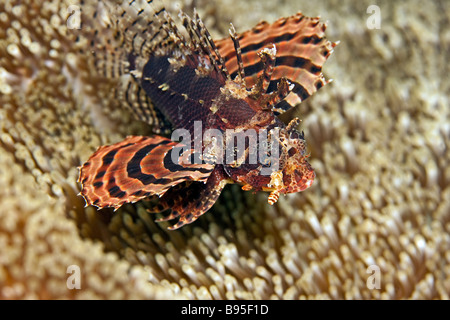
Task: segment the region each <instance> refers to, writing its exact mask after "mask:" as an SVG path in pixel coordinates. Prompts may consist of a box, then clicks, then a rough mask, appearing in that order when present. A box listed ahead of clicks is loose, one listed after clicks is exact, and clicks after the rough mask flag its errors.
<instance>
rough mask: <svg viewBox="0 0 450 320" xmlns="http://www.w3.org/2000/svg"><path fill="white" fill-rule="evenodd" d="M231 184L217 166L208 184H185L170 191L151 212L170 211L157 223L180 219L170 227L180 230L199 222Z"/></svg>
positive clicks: (221, 169)
mask: <svg viewBox="0 0 450 320" xmlns="http://www.w3.org/2000/svg"><path fill="white" fill-rule="evenodd" d="M228 182H231V181H230V180H229V177H228V176H227V175H226V174H225V172H224V171H223V168H222V167H221V166H216V168H215V169H214V171H213V172H212V173H211V175H210V176H209V177H208V180H207V181H206V183H198V182H184V183H181V184H179V185H177V186H176V187H174V188H172V189H170V190H168V191H167V192H166V193H165V194H164V196H162V197H161V198H160V199H159V202H158V204H157V205H156V206H155V207H153V208H152V209H150V210H149V211H150V212H153V213H156V212H162V211H165V210H168V209H170V212H169V214H167V215H166V216H165V217H164V218H161V219H158V220H157V221H167V220H171V219H175V218H178V222H177V223H176V224H175V225H173V226H171V227H169V229H170V230H175V229H178V228H180V227H182V226H184V225H185V224H189V223H192V222H194V221H195V220H197V219H198V218H199V217H200V216H201V215H202V214H204V213H205V212H207V211H208V210H209V209H210V208H211V207H212V206H213V204H214V203H215V202H216V200H217V198H219V196H220V193H221V192H222V190H223V188H224V187H225V185H226V184H227V183H228Z"/></svg>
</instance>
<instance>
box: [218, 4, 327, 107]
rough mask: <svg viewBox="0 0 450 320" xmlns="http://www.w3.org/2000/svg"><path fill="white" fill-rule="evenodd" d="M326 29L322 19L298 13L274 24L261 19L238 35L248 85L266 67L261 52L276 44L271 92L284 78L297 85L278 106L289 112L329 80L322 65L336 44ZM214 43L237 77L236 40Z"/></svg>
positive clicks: (231, 72)
mask: <svg viewBox="0 0 450 320" xmlns="http://www.w3.org/2000/svg"><path fill="white" fill-rule="evenodd" d="M325 29H326V25H325V23H323V22H320V21H319V18H309V17H305V16H304V15H303V14H302V13H300V12H299V13H297V14H296V15H295V16H291V17H288V18H281V19H278V20H277V21H275V22H274V23H272V24H269V23H267V22H260V23H259V24H258V25H256V26H255V27H254V28H253V29H251V30H248V31H246V32H244V33H241V34H239V35H238V40H239V43H240V47H241V52H242V62H243V64H244V71H245V81H246V84H247V86H248V88H250V87H251V86H253V85H255V84H256V81H257V78H258V76H260V75H261V74H262V72H263V70H264V64H263V63H262V61H261V59H260V57H259V56H258V52H260V51H261V50H262V49H264V48H272V47H273V45H275V47H276V51H277V54H276V61H275V66H274V70H273V73H272V78H271V82H270V84H269V87H268V91H269V92H270V91H276V88H277V83H278V82H279V81H280V79H281V78H282V77H286V78H287V79H288V80H289V81H290V82H292V83H293V84H294V88H293V90H292V92H291V93H290V94H289V96H288V97H286V99H285V100H284V101H282V102H281V103H280V105H279V106H277V107H278V108H281V109H283V110H284V111H286V110H287V109H289V108H290V107H292V106H295V105H296V104H298V103H300V102H301V101H303V100H305V99H306V98H308V97H309V96H311V95H312V94H314V93H315V92H316V91H317V90H318V89H320V88H321V87H323V86H324V85H325V84H326V83H327V81H326V80H325V78H324V76H323V74H322V66H323V64H324V63H325V61H326V60H327V58H328V56H329V55H330V54H331V53H332V52H333V48H334V47H335V46H336V43H332V42H330V41H328V40H327V39H326V38H325ZM215 43H216V45H217V47H218V49H219V52H220V54H221V55H222V57H223V58H224V59H225V65H226V67H227V69H228V70H229V72H230V74H231V75H232V78H234V77H235V76H236V75H237V74H238V70H239V66H238V59H237V57H236V51H235V46H234V43H233V41H232V40H231V39H230V38H226V39H223V40H219V41H216V42H215Z"/></svg>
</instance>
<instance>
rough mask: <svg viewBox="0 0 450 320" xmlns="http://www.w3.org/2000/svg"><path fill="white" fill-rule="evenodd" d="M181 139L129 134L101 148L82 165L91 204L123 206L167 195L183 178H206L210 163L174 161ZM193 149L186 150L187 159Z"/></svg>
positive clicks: (209, 172) (85, 196) (86, 193)
mask: <svg viewBox="0 0 450 320" xmlns="http://www.w3.org/2000/svg"><path fill="white" fill-rule="evenodd" d="M177 145H178V143H177V142H173V141H171V140H170V139H167V138H164V137H160V136H153V137H143V136H129V137H127V138H126V139H125V140H123V141H121V142H119V143H116V144H113V145H109V146H103V147H100V148H98V150H97V151H96V152H95V153H94V154H93V155H92V156H91V157H90V158H89V160H88V161H87V162H86V163H84V165H83V166H82V167H81V169H80V179H79V180H80V182H81V184H82V192H81V193H82V195H83V197H84V198H85V200H86V203H87V204H88V205H94V206H97V207H99V208H104V207H114V208H119V207H120V206H121V205H123V204H124V203H127V202H136V201H138V200H141V199H143V198H146V197H149V196H152V195H160V196H161V195H163V194H164V193H165V192H166V191H167V190H168V189H169V188H171V187H173V186H175V185H177V184H179V183H181V182H183V181H202V182H205V181H206V180H207V179H208V177H209V175H210V174H211V172H212V170H213V168H214V167H213V166H212V165H210V164H183V165H179V164H177V163H173V162H172V160H171V157H172V155H171V152H172V150H173V147H174V146H177ZM190 157H191V151H190V150H189V151H186V152H184V153H183V155H182V158H183V159H184V160H186V159H187V158H190Z"/></svg>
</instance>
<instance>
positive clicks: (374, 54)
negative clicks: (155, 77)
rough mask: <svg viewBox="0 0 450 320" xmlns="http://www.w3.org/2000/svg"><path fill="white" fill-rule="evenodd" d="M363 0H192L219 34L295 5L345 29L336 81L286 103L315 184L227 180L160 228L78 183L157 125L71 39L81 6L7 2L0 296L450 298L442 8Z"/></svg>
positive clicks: (0, 21) (3, 18)
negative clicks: (101, 160) (117, 93)
mask: <svg viewBox="0 0 450 320" xmlns="http://www.w3.org/2000/svg"><path fill="white" fill-rule="evenodd" d="M85 2H90V1H89V0H88V1H85ZM371 4H372V3H370V1H358V2H354V1H350V0H347V1H340V2H335V1H326V0H320V1H314V2H311V1H298V0H295V1H294V0H293V1H290V0H289V1H285V2H283V4H282V5H280V4H278V2H276V1H245V2H241V1H232V0H222V1H202V0H199V1H195V6H196V8H197V9H198V11H199V13H200V15H201V16H202V17H203V18H204V20H205V23H206V24H207V25H208V27H209V28H210V29H211V30H212V31H213V36H214V38H216V39H217V38H221V37H224V36H226V34H227V30H228V26H229V22H230V21H232V22H233V23H234V25H235V26H236V29H237V30H238V31H243V30H246V29H248V28H251V27H252V26H253V25H255V24H256V23H257V22H258V21H259V20H261V19H266V20H268V21H274V20H275V19H277V18H279V17H281V16H289V15H292V14H294V13H296V12H297V11H299V10H302V11H303V13H304V14H306V15H308V16H315V15H321V17H322V19H323V20H325V21H326V20H328V29H327V37H328V38H329V39H331V40H332V41H336V40H340V41H341V44H340V45H339V47H338V48H337V49H336V51H335V53H334V54H333V56H332V57H331V58H330V60H329V61H328V62H327V63H326V64H325V67H324V72H325V75H326V77H327V78H333V79H334V80H335V81H334V82H333V83H332V84H331V85H329V86H327V87H326V88H324V89H323V90H321V91H320V92H319V93H318V94H316V95H315V96H314V97H312V98H310V99H309V100H308V101H306V102H304V103H302V104H301V105H300V106H299V107H297V109H296V112H295V114H294V115H296V116H299V117H300V118H301V119H302V120H303V121H302V124H301V128H302V129H303V130H304V132H305V138H306V140H307V141H308V145H309V148H310V151H311V157H310V159H311V164H312V166H313V167H314V168H315V170H316V175H317V178H316V181H315V183H314V185H313V186H312V187H311V188H310V189H309V190H307V191H305V192H303V193H301V194H295V195H292V196H287V197H282V198H281V199H280V200H279V203H278V204H277V205H276V206H274V207H270V206H268V205H267V203H266V199H267V195H265V194H256V195H253V194H251V193H248V192H247V193H243V192H240V190H239V187H238V186H231V187H229V188H228V189H226V190H225V191H224V194H223V195H222V197H221V198H220V201H219V203H217V204H216V205H215V206H214V208H213V210H212V211H211V212H210V213H208V214H206V215H204V216H202V217H201V218H200V219H199V220H198V221H196V222H195V223H194V224H192V225H188V226H185V227H183V228H182V229H180V230H177V231H168V230H166V227H167V225H166V224H165V223H160V224H158V223H155V222H154V218H155V216H152V215H149V214H148V213H147V212H146V210H145V208H146V205H147V204H146V203H145V202H142V203H137V204H134V205H126V206H124V207H123V208H121V209H120V210H118V211H117V212H115V213H113V212H112V211H110V210H102V211H96V210H95V208H93V207H87V208H85V207H84V202H83V199H82V198H80V197H77V194H78V192H79V191H80V186H79V184H78V183H77V177H78V169H77V167H78V166H79V165H80V164H82V163H83V162H84V161H86V159H87V158H88V157H89V155H90V154H92V152H93V151H95V149H96V148H97V147H98V146H100V145H104V144H108V143H114V142H118V141H120V140H122V139H123V138H124V137H125V136H127V135H130V134H141V135H148V134H149V133H150V130H149V128H148V127H147V126H146V125H144V124H142V123H140V122H138V121H135V120H134V119H133V118H132V116H131V114H130V113H129V111H127V110H126V109H125V108H123V107H122V106H120V105H118V103H117V101H115V100H114V98H113V95H112V94H111V92H112V90H113V89H112V88H114V85H115V84H114V83H111V82H110V81H108V79H105V78H102V77H100V76H99V75H97V74H95V72H94V68H92V67H91V63H92V61H89V59H88V58H87V57H86V56H85V55H82V54H80V49H83V45H86V43H83V41H80V42H76V36H77V32H76V30H74V29H71V28H68V24H67V23H68V21H69V20H70V22H71V23H74V22H76V21H74V20H73V18H74V16H73V12H74V11H73V10H74V9H75V11H76V8H77V6H79V3H77V1H69V0H67V1H56V0H55V1H45V2H38V1H31V0H29V1H5V0H1V1H0V106H1V107H0V184H1V186H2V188H1V191H0V203H1V204H2V210H1V211H0V244H1V248H2V250H0V298H2V299H22V298H34V299H57V298H68V299H73V298H111V299H114V298H115V299H121V298H148V299H164V298H174V297H178V298H182V299H186V298H187V299H232V298H238V299H247V298H253V299H269V298H275V299H302V298H307V299H317V298H330V299H337V298H341V299H342V298H344V299H378V298H382V299H396V298H413V299H421V298H422V299H431V298H434V299H448V298H449V292H450V235H449V234H450V200H449V199H450V183H449V182H450V124H449V121H448V119H449V118H450V109H449V108H448V106H449V102H450V101H449V92H450V81H449V77H448V74H449V73H450V66H449V65H448V63H447V62H448V60H449V58H450V57H449V52H450V9H449V7H448V5H447V3H446V1H445V0H443V1H433V2H431V1H430V2H429V3H427V10H426V11H424V10H422V9H423V7H422V5H421V2H420V1H415V0H408V1H404V2H399V3H393V2H391V1H379V2H378V6H379V8H380V9H381V11H380V13H381V24H380V29H369V28H368V27H367V24H366V22H367V19H368V18H369V17H370V16H371V14H373V12H372V13H367V8H368V7H369V6H370V5H371ZM71 6H72V7H71ZM186 7H187V10H190V9H191V5H187V6H186ZM69 8H71V9H72V10H69ZM250 9H251V10H250ZM249 12H250V14H249ZM71 26H73V25H71ZM75 26H76V25H75ZM71 265H77V266H79V267H80V271H81V289H79V290H76V289H73V290H70V289H68V288H67V278H68V276H69V275H70V274H68V273H67V268H68V267H69V266H71ZM373 270H378V271H379V275H380V282H379V287H378V286H375V287H373V286H372V285H373V283H372V282H370V281H371V280H370V279H369V277H370V276H371V275H373V272H374V271H373ZM368 280H369V282H370V283H369V285H368ZM371 284H372V285H371Z"/></svg>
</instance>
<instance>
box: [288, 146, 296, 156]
mask: <svg viewBox="0 0 450 320" xmlns="http://www.w3.org/2000/svg"><path fill="white" fill-rule="evenodd" d="M296 153H297V149H295V148H290V149H289V150H288V155H289V157H292V156H293V155H294V154H296Z"/></svg>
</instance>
